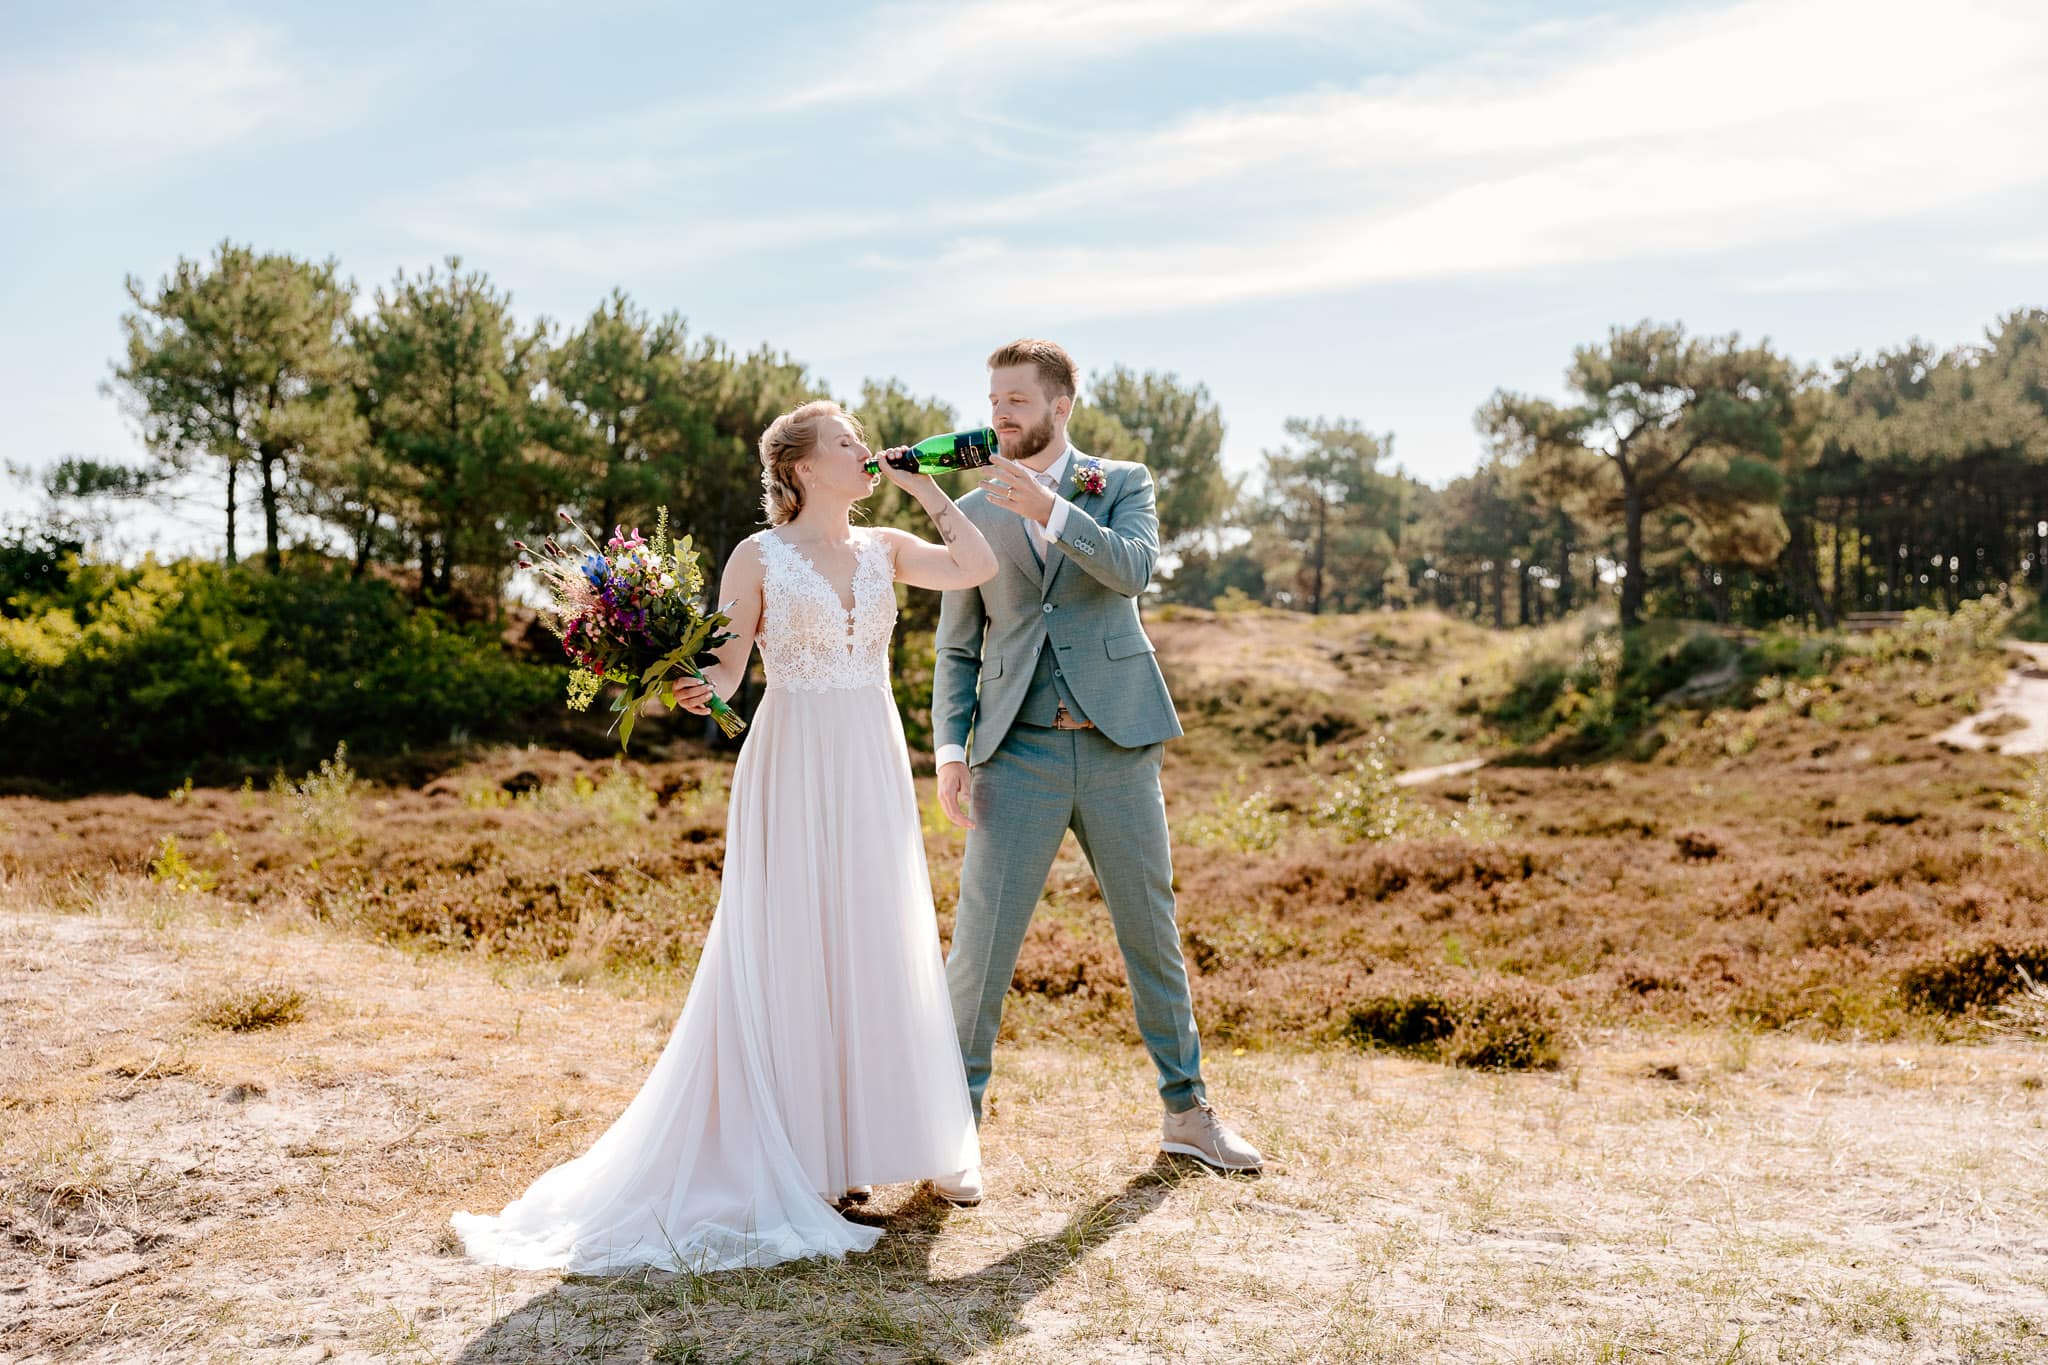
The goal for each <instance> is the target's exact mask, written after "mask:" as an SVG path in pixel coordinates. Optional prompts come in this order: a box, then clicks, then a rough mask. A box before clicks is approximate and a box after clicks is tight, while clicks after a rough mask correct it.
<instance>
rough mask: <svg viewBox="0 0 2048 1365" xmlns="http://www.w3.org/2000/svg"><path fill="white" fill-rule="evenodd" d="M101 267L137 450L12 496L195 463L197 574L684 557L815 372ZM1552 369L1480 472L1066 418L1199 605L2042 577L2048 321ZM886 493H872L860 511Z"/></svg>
mask: <svg viewBox="0 0 2048 1365" xmlns="http://www.w3.org/2000/svg"><path fill="white" fill-rule="evenodd" d="M127 288H128V294H129V298H130V302H131V307H130V309H129V310H128V312H127V313H126V315H125V317H124V319H123V325H124V328H125V334H126V344H125V348H124V351H123V354H122V355H121V356H120V357H119V358H118V359H117V361H116V362H115V365H114V371H113V375H112V378H111V380H110V381H109V388H110V389H111V390H112V391H113V392H114V393H116V394H117V395H118V396H120V397H121V398H122V400H123V401H124V402H125V404H126V405H127V407H128V409H129V411H130V412H131V414H132V416H133V418H134V419H135V421H136V422H137V424H138V426H139V429H140V430H141V432H142V434H143V437H144V439H145V442H146V443H147V446H148V448H149V450H150V451H151V453H152V457H153V463H152V464H151V465H150V466H149V467H146V468H142V469H135V468H128V467H123V466H116V465H109V464H106V463H104V462H99V461H94V460H90V459H79V458H74V459H67V460H65V461H62V462H60V463H59V464H58V465H56V466H55V467H54V468H53V469H51V470H50V471H48V473H47V475H46V478H45V483H46V487H47V489H48V491H49V492H50V493H52V494H53V495H55V496H57V497H59V498H93V497H100V496H107V495H112V496H140V495H147V494H151V493H154V492H155V491H157V490H158V489H159V488H161V487H163V486H164V485H166V484H167V483H169V482H171V481H174V480H180V479H185V478H188V477H189V476H193V475H204V476H205V477H206V478H207V479H208V480H210V482H211V486H212V487H213V488H214V489H215V494H214V496H216V497H217V498H218V499H219V501H218V502H217V504H216V505H217V506H218V507H219V508H220V510H221V514H222V517H223V531H224V535H223V548H224V553H225V557H226V559H227V560H228V561H229V562H230V563H233V562H234V561H235V560H236V559H237V558H238V556H239V555H240V552H241V548H242V540H243V536H244V531H243V528H242V527H241V525H240V524H239V518H240V517H241V515H242V513H243V511H244V509H245V508H249V507H252V506H253V508H254V509H255V510H256V512H257V513H258V515H259V517H260V545H261V550H260V555H261V560H262V562H263V564H264V566H265V567H266V568H268V569H269V570H271V571H273V572H275V571H277V570H278V569H279V568H280V567H281V566H282V564H283V562H284V560H285V557H286V555H287V554H288V553H289V552H291V551H292V550H293V549H294V548H297V547H313V548H318V549H319V550H321V551H322V552H323V553H325V554H326V555H329V556H331V557H333V558H336V559H339V560H341V561H342V562H344V563H345V564H346V566H347V571H348V572H349V574H350V575H351V576H356V577H360V576H363V575H365V574H368V573H372V572H376V573H380V574H385V575H388V576H399V577H402V578H403V579H404V580H405V581H407V582H408V584H409V585H410V587H411V588H412V590H413V591H415V592H416V593H417V594H418V595H419V596H420V597H421V598H422V599H424V600H430V601H450V600H454V599H457V598H462V599H466V600H467V601H469V602H472V603H481V604H486V605H495V604H496V603H498V602H500V601H501V600H502V594H503V592H504V590H505V588H506V586H507V583H508V580H509V577H510V574H511V570H512V566H513V562H514V555H513V552H512V550H511V543H512V541H513V540H514V539H516V538H519V537H521V536H523V535H531V534H532V533H533V532H535V531H536V530H543V529H545V528H547V527H550V526H551V525H552V524H553V517H554V513H555V511H556V510H557V509H558V508H567V509H570V510H572V511H573V512H574V513H575V514H576V515H577V516H578V517H579V519H582V520H584V521H585V522H586V524H595V525H598V526H606V527H609V526H611V525H613V524H615V523H624V524H627V525H631V524H635V523H642V524H644V523H646V522H648V521H650V520H651V518H652V513H653V510H654V508H656V507H657V506H663V505H666V506H668V507H670V508H671V509H672V510H673V511H674V513H675V516H676V520H677V523H678V525H680V526H683V527H686V528H688V529H689V530H690V531H691V532H692V533H693V534H694V535H695V536H696V538H697V541H698V543H699V544H700V545H702V546H704V547H705V549H706V550H707V552H708V553H709V554H710V555H711V556H712V562H713V565H714V567H715V566H716V565H717V564H719V563H722V562H723V558H724V556H725V554H726V553H727V552H728V551H729V550H730V548H731V547H732V545H734V544H735V543H736V542H737V541H738V540H739V539H741V538H742V537H744V536H745V535H747V534H749V533H751V531H752V530H753V529H754V528H755V527H756V526H757V525H758V524H759V476H758V467H757V464H756V459H755V453H754V452H755V447H756V443H757V442H758V440H759V438H760V434H761V432H762V431H763V430H764V429H765V428H766V426H767V424H768V423H769V421H771V420H772V419H773V418H774V417H775V415H776V414H778V413H780V412H782V411H784V410H786V409H788V408H790V407H793V406H795V405H796V404H798V403H801V402H804V401H807V400H809V399H811V398H817V397H828V396H831V395H830V394H829V393H827V391H826V387H825V385H824V384H823V383H822V382H821V381H820V380H819V379H818V377H817V376H815V375H813V374H812V373H811V372H810V370H809V369H808V368H807V367H806V366H805V365H804V364H803V363H801V362H800V361H798V360H797V359H795V358H794V357H792V356H790V355H788V354H786V353H783V352H780V351H777V350H775V349H773V348H772V347H768V346H762V347H758V348H756V349H754V350H751V351H740V350H737V349H735V348H733V347H731V346H729V345H727V344H726V343H724V342H722V341H720V340H718V339H717V338H714V337H709V336H702V335H696V334H693V333H692V332H691V331H690V330H689V328H688V327H687V326H686V324H685V322H684V320H683V318H682V317H681V316H680V315H678V314H675V313H668V314H664V315H660V316H655V315H652V314H650V313H649V312H648V311H646V310H645V309H644V308H642V307H640V306H639V305H637V304H636V303H635V302H634V301H633V300H632V299H630V298H629V297H628V296H627V295H626V294H625V293H624V292H622V291H614V292H613V293H612V294H611V295H610V296H609V297H608V298H606V299H605V300H603V301H602V302H601V303H599V304H598V305H597V307H596V308H595V309H594V310H593V311H592V312H591V314H590V315H589V316H588V317H587V318H585V319H583V320H582V321H581V322H580V323H578V324H576V325H574V326H571V327H568V328H561V327H557V326H556V325H554V324H552V323H550V322H548V321H545V320H542V321H537V322H532V323H524V324H522V323H521V322H520V321H519V320H518V319H517V318H516V317H515V315H514V313H513V311H512V306H511V299H510V297H509V296H508V295H507V294H506V293H505V292H504V291H502V290H501V289H499V288H498V287H496V286H495V285H494V284H493V283H492V282H491V281H490V279H489V278H488V277H487V276H485V275H484V274H483V273H482V272H479V271H475V270H465V269H464V268H463V266H462V263H461V262H460V260H458V259H455V258H451V259H449V260H448V261H447V262H446V263H445V264H444V265H443V266H441V267H439V268H435V269H429V270H427V271H426V272H424V273H422V274H418V275H408V274H405V273H404V272H401V273H400V274H399V275H398V276H397V277H396V278H395V279H394V280H393V281H392V282H391V283H390V284H389V285H387V286H385V287H382V288H379V289H377V290H376V291H375V292H374V293H373V294H372V295H371V296H370V297H368V298H367V299H363V298H361V297H360V296H359V294H358V291H357V289H356V287H355V285H354V284H353V283H352V282H350V281H347V280H344V279H343V278H342V277H341V275H340V271H339V267H338V266H337V264H336V263H335V262H333V261H331V260H329V261H325V262H314V261H307V260H301V259H298V258H295V257H293V256H290V255H282V254H269V253H259V252H257V251H255V250H253V249H252V248H249V247H244V246H238V245H236V244H234V243H231V242H227V243H222V244H221V245H220V247H218V248H217V249H216V251H215V252H214V253H213V255H212V256H211V258H209V259H206V260H200V261H187V260H180V261H179V263H178V264H177V266H176V268H175V269H174V270H172V271H171V272H170V273H169V274H168V275H166V276H165V277H164V278H163V279H161V280H160V281H158V282H157V283H156V284H154V285H145V284H144V283H143V282H142V281H140V280H136V279H132V278H131V279H130V280H129V281H128V282H127ZM1565 381H1566V389H1567V391H1568V397H1567V398H1566V399H1564V400H1563V401H1554V400H1551V399H1545V398H1540V397H1533V396H1529V395H1523V394H1515V393H1508V392H1497V393H1495V394H1494V395H1493V396H1492V397H1491V398H1489V399H1488V400H1487V401H1486V402H1485V403H1484V404H1483V405H1482V406H1481V407H1480V408H1479V410H1478V411H1477V413H1476V414H1475V425H1476V428H1477V431H1478V434H1479V437H1480V441H1481V444H1482V449H1483V451H1484V458H1483V460H1482V462H1481V464H1480V466H1479V467H1478V468H1477V469H1476V470H1475V471H1474V472H1473V473H1471V474H1469V475H1466V476H1463V477H1461V478H1458V479H1454V480H1452V481H1451V482H1450V483H1448V484H1447V485H1445V486H1443V487H1441V488H1436V487H1431V486H1430V485H1428V484H1425V483H1423V482H1421V481H1419V480H1417V479H1414V478H1412V477H1410V476H1408V475H1407V474H1405V473H1404V472H1403V471H1402V470H1401V469H1400V468H1399V467H1398V466H1397V465H1395V464H1394V463H1393V444H1394V437H1393V435H1392V433H1383V432H1375V431H1372V430H1370V429H1368V428H1367V427H1366V426H1365V425H1364V424H1362V423H1360V422H1358V421H1355V420H1352V419H1348V418H1321V417H1318V418H1313V419H1310V418H1297V419H1294V420H1291V421H1289V422H1288V423H1287V424H1286V428H1285V436H1284V439H1283V440H1282V441H1281V442H1280V443H1279V444H1278V445H1277V446H1276V447H1275V448H1273V449H1270V450H1267V451H1265V452H1263V454H1262V458H1261V461H1260V465H1259V468H1258V470H1257V473H1256V476H1255V477H1251V478H1241V479H1235V480H1234V479H1232V478H1230V477H1229V476H1227V475H1226V473H1225V471H1224V469H1223V465H1222V447H1223V438H1224V431H1225V427H1224V420H1223V415H1222V413H1221V411H1220V409H1219V407H1218V405H1217V403H1216V402H1215V400H1214V399H1213V398H1212V396H1211V395H1210V393H1209V391H1208V390H1207V389H1206V388H1205V387H1204V386H1203V385H1201V384H1199V383H1188V382H1183V381H1182V380H1181V379H1180V378H1179V377H1178V376H1176V375H1173V374H1164V373H1157V372H1138V371H1134V370H1132V369H1129V368H1126V367H1124V366H1114V367H1112V368H1110V369H1109V370H1107V371H1100V372H1097V373H1095V374H1093V375H1091V376H1090V379H1089V381H1088V384H1087V387H1086V391H1085V394H1084V401H1083V402H1082V404H1081V405H1080V406H1079V407H1078V408H1077V410H1076V413H1075V417H1074V419H1073V423H1072V432H1073V437H1074V440H1075V443H1076V444H1077V445H1079V446H1080V447H1081V448H1082V449H1085V450H1088V451H1090V452H1092V453H1095V454H1099V455H1104V456H1109V457H1112V458H1125V459H1139V460H1143V461H1145V462H1146V463H1147V464H1148V465H1149V466H1150V467H1151V469H1152V472H1153V474H1154V478H1155V481H1156V483H1157V486H1158V490H1159V507H1160V521H1161V531H1162V539H1163V541H1164V542H1165V545H1166V547H1167V549H1168V551H1169V554H1168V556H1167V559H1166V561H1165V567H1166V569H1167V572H1166V573H1164V575H1163V578H1162V583H1161V591H1162V592H1163V594H1164V596H1165V597H1166V598H1167V599H1169V600H1174V601H1182V602H1191V603H1197V604H1200V605H1205V606H1206V605H1210V604H1212V603H1214V602H1217V601H1218V600H1223V601H1226V602H1227V601H1246V602H1258V603H1263V604H1268V605H1275V606H1283V607H1289V608H1293V609H1297V610H1303V611H1309V612H1327V611H1350V610H1358V609H1364V608H1373V607H1404V606H1410V605H1418V604H1428V605H1434V606H1437V607H1439V608H1442V609H1445V610H1451V611H1459V612H1463V613H1466V614H1469V615H1473V616H1475V617H1478V618H1480V619H1483V620H1490V621H1492V622H1494V623H1496V624H1500V625H1507V624H1516V623H1520V624H1527V623H1532V622H1536V621H1541V620H1544V619H1546V618H1549V617H1552V616H1554V615H1557V614H1560V613H1564V612H1569V611H1572V610H1574V609H1575V608H1577V607H1579V606H1582V605H1586V604H1588V603H1591V602H1594V601H1598V600H1609V599H1612V600H1614V601H1615V602H1616V603H1617V605H1618V607H1619V610H1620V614H1621V617H1622V620H1623V622H1624V624H1630V625H1632V624H1634V623H1636V622H1637V621H1639V620H1640V619H1642V618H1643V617H1644V616H1646V615H1686V616H1711V617H1714V618H1716V619H1721V620H1732V621H1750V622H1762V621H1768V620H1778V619H1784V618H1788V617H1802V618H1805V619H1807V620H1810V621H1813V622H1815V623H1817V624H1821V625H1833V624H1835V623H1836V622H1838V621H1839V620H1840V619H1841V618H1842V617H1843V616H1845V615H1847V614H1850V613H1854V612H1859V611H1883V610H1899V609H1904V608H1908V607H1914V606H1921V605H1943V606H1948V607H1951V608H1952V607H1954V606H1955V605H1956V604H1957V603H1958V602H1960V601H1962V600H1965V599H1968V598H1972V597H1975V596H1978V595H1981V594H1982V593H1985V592H1987V591H1998V590H2002V589H2005V588H2007V587H2008V586H2009V585H2011V584H2014V583H2016V582H2021V581H2025V580H2027V579H2030V578H2031V579H2033V580H2034V581H2037V582H2038V583H2039V584H2040V585H2041V586H2042V587H2043V588H2044V589H2048V310H2040V309H2023V310H2019V311H2015V312H2013V313H2011V314H2009V315H2007V316H2005V317H2002V318H2000V319H1997V320H1996V321H1995V322H1994V324H1993V325H1992V326H1991V327H1990V328H1989V329H1988V330H1987V332H1986V335H1985V339H1984V341H1983V342H1981V343H1979V344H1976V345H1970V346H1964V347H1959V348H1956V349H1954V350H1952V351H1947V352H1937V351H1935V350H1934V349H1933V348H1931V347H1928V346H1926V345H1924V344H1922V343H1918V342H1914V343H1909V344H1907V345H1905V346H1903V347H1901V348H1899V349H1897V350H1893V351H1884V352H1880V353H1878V354H1877V355H1875V356H1873V357H1870V358H1867V359H1866V358H1864V357H1862V356H1852V357H1849V358H1847V359H1844V360H1841V361H1838V362H1836V363H1835V364H1834V365H1833V366H1831V367H1828V368H1826V369H1817V368H1814V367H1811V366H1808V365H1805V364H1803V363H1801V362H1799V361H1796V360H1794V359H1792V358H1790V357H1788V356H1785V355H1782V354H1780V353H1778V352H1776V351H1775V350H1773V349H1772V348H1771V347H1770V346H1769V345H1768V344H1762V343H1745V342H1743V341H1742V340H1741V339H1740V338H1738V337H1735V336H1723V337H1698V336H1692V335H1688V334H1687V333H1686V331H1685V330H1684V329H1683V328H1682V327H1680V326H1677V325H1673V324H1656V323H1649V322H1645V323H1640V324H1637V325H1634V326H1628V327H1618V328H1615V329H1614V330H1613V331H1612V332H1611V333H1610V335H1609V336H1608V337H1607V338H1606V339H1605V340H1604V341H1602V342H1599V343H1595V344H1590V345H1587V346H1584V347H1581V348H1580V349H1579V350H1578V351H1577V352H1576V353H1575V354H1574V355H1573V356H1572V358H1571V362H1570V364H1569V366H1568V367H1567V369H1566V372H1565ZM843 401H848V400H843ZM848 406H849V407H851V408H852V409H853V410H854V411H855V413H856V414H857V415H858V416H859V417H860V418H861V419H862V421H863V422H864V423H865V424H866V426H867V428H868V431H869V434H870V437H871V439H872V440H873V442H874V443H875V444H876V445H877V446H878V447H879V446H883V445H891V444H899V443H904V442H908V441H912V440H915V439H918V438H920V437H923V436H926V435H930V434H932V433H934V432H937V431H941V430H947V429H951V428H953V427H955V426H958V425H959V424H960V414H958V413H956V412H955V411H953V410H952V409H951V408H950V407H948V406H947V405H945V404H943V403H940V402H937V401H935V400H933V399H930V398H924V397H919V396H917V395H914V394H912V393H910V392H908V391H907V390H906V389H905V387H904V386H903V385H901V384H900V383H898V382H896V381H894V380H885V381H876V380H869V381H866V382H865V383H863V385H862V387H861V391H860V393H859V395H858V396H857V398H852V399H851V400H850V401H848ZM914 510H915V509H914V508H913V507H912V506H911V505H910V504H909V503H908V502H907V500H905V499H903V498H901V496H900V495H898V494H897V493H896V490H894V489H893V488H885V489H884V491H883V493H882V494H880V495H878V496H877V498H876V499H875V500H874V506H873V508H872V509H871V515H872V516H873V517H875V519H877V520H880V521H885V522H902V521H906V520H907V519H908V518H909V516H910V514H911V513H912V512H913V511H914ZM925 605H928V604H925ZM921 609H922V608H920V610H921ZM916 623H917V622H913V624H916Z"/></svg>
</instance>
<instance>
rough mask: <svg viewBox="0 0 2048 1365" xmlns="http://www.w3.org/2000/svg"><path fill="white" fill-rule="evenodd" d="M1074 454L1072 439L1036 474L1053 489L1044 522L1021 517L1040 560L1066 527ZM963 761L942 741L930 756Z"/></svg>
mask: <svg viewBox="0 0 2048 1365" xmlns="http://www.w3.org/2000/svg"><path fill="white" fill-rule="evenodd" d="M1074 454H1075V452H1074V445H1073V442H1071V441H1069V442H1068V443H1067V448H1066V449H1065V450H1063V451H1061V452H1060V457H1059V458H1058V459H1057V460H1054V461H1053V462H1052V463H1051V464H1049V465H1047V466H1046V467H1045V470H1044V472H1043V473H1041V474H1039V476H1038V482H1039V483H1040V484H1041V485H1043V486H1045V487H1047V488H1050V489H1051V490H1052V511H1050V512H1048V513H1047V514H1046V517H1045V525H1044V526H1042V527H1041V526H1040V525H1039V524H1038V523H1037V522H1035V521H1033V520H1032V519H1031V518H1030V517H1026V518H1024V529H1025V530H1026V531H1027V532H1029V533H1030V536H1031V543H1032V545H1033V546H1034V547H1036V549H1037V550H1038V557H1039V558H1040V559H1044V558H1045V547H1046V546H1047V544H1049V543H1050V542H1052V541H1055V540H1058V539H1059V538H1060V532H1061V531H1063V530H1065V529H1066V526H1067V513H1068V512H1071V511H1072V510H1073V509H1074V504H1072V503H1071V502H1068V501H1067V500H1066V498H1065V497H1063V496H1061V494H1060V488H1061V486H1062V485H1064V484H1065V483H1066V479H1067V466H1069V465H1071V464H1072V463H1073V462H1074ZM966 761H967V748H966V746H965V745H962V744H941V745H940V746H939V747H938V750H937V752H935V753H934V754H933V755H932V763H933V765H934V766H936V767H940V768H943V767H945V766H946V765H947V764H948V763H965V762H966Z"/></svg>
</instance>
